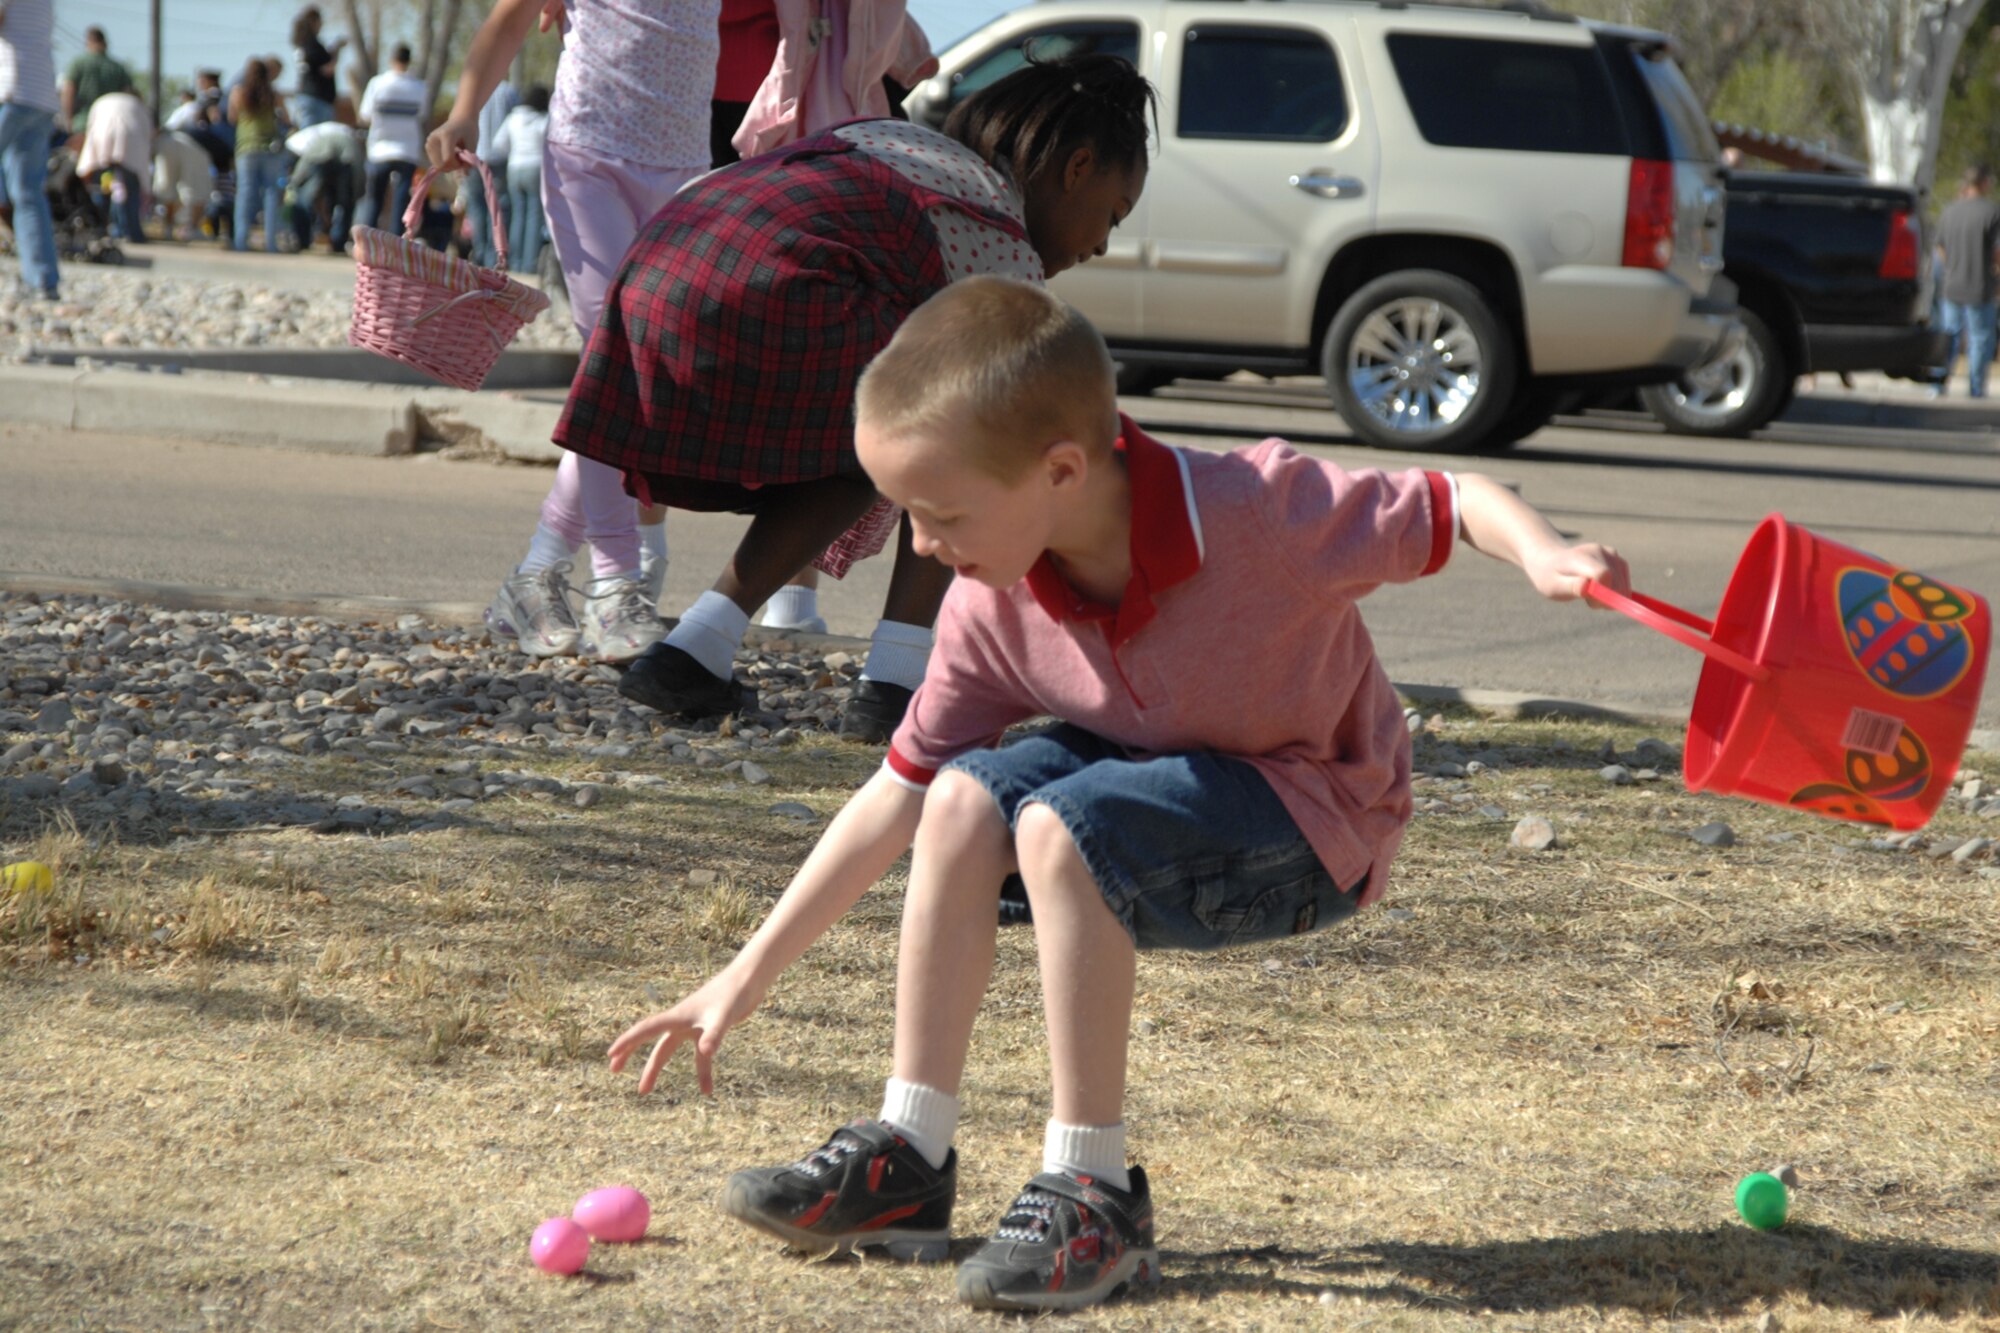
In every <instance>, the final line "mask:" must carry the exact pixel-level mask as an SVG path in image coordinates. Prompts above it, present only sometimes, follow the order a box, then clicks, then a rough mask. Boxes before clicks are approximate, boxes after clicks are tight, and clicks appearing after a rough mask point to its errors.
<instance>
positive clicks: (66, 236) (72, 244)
mask: <svg viewBox="0 0 2000 1333" xmlns="http://www.w3.org/2000/svg"><path fill="white" fill-rule="evenodd" d="M76 156H77V155H76V150H74V149H72V148H70V147H69V146H68V145H67V144H64V145H59V146H57V147H56V148H54V149H52V150H50V153H49V184H48V191H47V193H48V196H49V212H50V213H51V214H53V215H54V217H55V224H56V253H57V254H58V255H59V256H60V257H61V258H63V259H68V260H78V259H81V260H83V261H85V262H86V263H91V264H123V263H124V262H125V252H124V251H123V250H121V249H119V248H118V243H117V242H116V241H114V240H112V239H111V219H110V218H108V217H106V216H105V215H104V210H103V209H101V208H100V207H98V205H97V203H96V201H95V200H93V199H92V198H91V197H90V189H89V187H88V186H86V185H85V184H84V183H83V178H82V177H80V176H78V175H77V174H76Z"/></svg>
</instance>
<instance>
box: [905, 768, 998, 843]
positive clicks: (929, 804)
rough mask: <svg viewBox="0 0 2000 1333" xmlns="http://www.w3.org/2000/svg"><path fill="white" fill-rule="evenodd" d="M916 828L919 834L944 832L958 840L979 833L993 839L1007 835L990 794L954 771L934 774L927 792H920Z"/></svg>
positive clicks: (971, 778) (964, 775)
mask: <svg viewBox="0 0 2000 1333" xmlns="http://www.w3.org/2000/svg"><path fill="white" fill-rule="evenodd" d="M918 827H919V830H920V831H924V832H930V833H933V834H936V833H948V834H950V835H951V836H952V837H954V838H958V839H964V838H968V837H975V836H978V835H980V834H982V833H983V834H988V835H990V836H992V837H995V838H1004V837H1005V836H1006V835H1007V821H1006V820H1005V819H1004V818H1002V817H1001V814H1000V805H999V803H998V802H997V801H995V800H994V799H993V793H992V792H989V791H987V790H986V788H984V787H982V786H980V785H979V782H978V780H977V779H976V778H973V777H971V776H969V775H967V774H965V773H962V772H960V771H959V770H957V769H955V768H950V769H946V770H945V771H944V772H942V773H940V774H938V775H937V778H936V779H935V780H934V781H933V782H932V783H931V785H930V790H929V791H927V792H925V793H924V813H923V819H922V822H921V823H920V824H919V826H918Z"/></svg>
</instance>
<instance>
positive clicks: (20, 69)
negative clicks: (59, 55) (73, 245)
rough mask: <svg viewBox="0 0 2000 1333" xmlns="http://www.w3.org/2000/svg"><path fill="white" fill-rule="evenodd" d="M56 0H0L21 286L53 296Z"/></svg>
mask: <svg viewBox="0 0 2000 1333" xmlns="http://www.w3.org/2000/svg"><path fill="white" fill-rule="evenodd" d="M55 24H56V17H55V5H54V0H0V177H4V180H5V182H6V186H7V197H8V198H9V199H11V200H12V201H13V203H14V243H15V244H14V248H15V249H16V250H18V251H19V252H20V255H21V285H22V286H23V287H25V288H26V289H27V290H28V292H29V293H30V294H31V295H34V296H38V297H42V298H44V299H47V300H54V299H55V296H56V282H57V277H58V274H57V272H56V224H55V217H54V215H53V213H52V212H51V210H50V209H49V197H48V195H47V193H45V189H46V186H47V185H48V179H49V139H50V135H51V133H52V131H53V130H54V129H55V123H56V110H57V109H58V108H59V107H60V106H61V105H62V102H61V99H60V97H59V96H58V95H57V92H56V57H55Z"/></svg>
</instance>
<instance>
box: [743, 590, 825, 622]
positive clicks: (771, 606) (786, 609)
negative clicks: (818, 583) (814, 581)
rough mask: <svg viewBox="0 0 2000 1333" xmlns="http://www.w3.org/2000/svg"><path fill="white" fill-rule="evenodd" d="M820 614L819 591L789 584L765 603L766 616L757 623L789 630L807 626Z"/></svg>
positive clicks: (761, 617) (760, 617)
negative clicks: (795, 626)
mask: <svg viewBox="0 0 2000 1333" xmlns="http://www.w3.org/2000/svg"><path fill="white" fill-rule="evenodd" d="M818 614H819V589H818V588H801V587H800V586H799V585H798V584H796V583H787V584H786V585H785V586H784V587H782V588H780V589H778V590H777V591H776V592H774V593H772V594H771V600H770V601H768V602H766V603H764V614H763V615H761V616H759V617H758V618H757V623H758V624H760V625H768V626H770V627H771V628H773V629H789V628H791V627H792V626H793V625H803V624H805V623H806V622H807V621H808V620H811V619H813V618H814V617H815V616H817V615H818Z"/></svg>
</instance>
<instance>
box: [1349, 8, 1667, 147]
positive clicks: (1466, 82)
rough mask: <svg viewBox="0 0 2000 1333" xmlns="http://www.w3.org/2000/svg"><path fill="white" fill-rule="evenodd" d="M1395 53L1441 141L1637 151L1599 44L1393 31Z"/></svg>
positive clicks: (1425, 125) (1420, 116)
mask: <svg viewBox="0 0 2000 1333" xmlns="http://www.w3.org/2000/svg"><path fill="white" fill-rule="evenodd" d="M1389 58H1390V60H1391V61H1393V62H1394V64H1395V66H1396V78H1397V79H1398V80H1399V81H1400V82H1401V83H1402V85H1403V95H1404V96H1405V97H1407V98H1408V99H1409V102H1410V111H1411V112H1412V113H1413V114H1414V115H1415V116H1416V119H1417V129H1418V131H1419V132H1420V133H1421V134H1422V135H1423V136H1424V138H1425V139H1427V140H1428V141H1430V142H1431V143H1434V144H1437V145H1438V146H1439V147H1442V148H1501V149H1511V150H1514V151H1518V152H1529V153H1603V154H1609V155H1614V156H1617V155H1624V154H1626V153H1629V152H1630V148H1629V147H1628V143H1627V139H1626V135H1625V126H1624V121H1623V120H1622V119H1621V118H1620V117H1619V114H1618V103H1617V99H1616V96H1615V95H1614V93H1613V92H1612V89H1611V80H1610V76H1609V75H1608V74H1607V73H1606V71H1605V68H1604V62H1603V60H1602V59H1601V58H1600V57H1599V55H1598V52H1597V48H1596V47H1594V46H1551V45H1547V44H1544V43H1536V42H1508V41H1491V40H1483V39H1481V38H1477V37H1441V36H1429V35H1425V34H1419V33H1393V34H1391V35H1390V37H1389Z"/></svg>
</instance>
